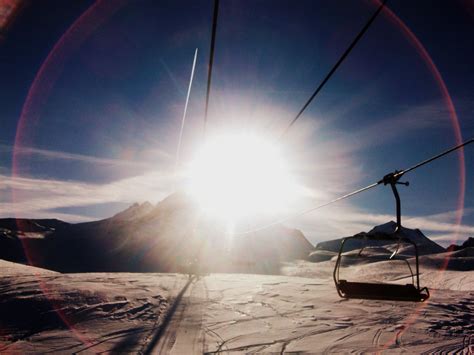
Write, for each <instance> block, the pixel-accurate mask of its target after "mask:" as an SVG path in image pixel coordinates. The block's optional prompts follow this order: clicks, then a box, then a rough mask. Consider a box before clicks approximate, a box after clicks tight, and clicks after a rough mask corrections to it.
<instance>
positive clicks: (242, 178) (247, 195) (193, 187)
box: [188, 134, 297, 222]
mask: <svg viewBox="0 0 474 355" xmlns="http://www.w3.org/2000/svg"><path fill="white" fill-rule="evenodd" d="M188 176H189V184H188V191H189V193H190V194H191V195H192V196H193V197H194V198H195V199H196V200H197V202H198V203H199V205H200V207H201V209H202V210H203V211H204V212H206V213H207V214H209V215H211V216H214V217H218V218H222V219H224V220H226V221H233V222H235V221H236V220H238V219H241V218H243V217H249V216H256V215H264V214H273V213H278V212H281V211H283V210H285V208H288V204H289V203H290V201H291V200H292V199H293V197H294V195H295V192H296V189H297V187H296V184H295V181H294V178H293V177H292V176H291V174H290V171H289V169H288V166H287V163H286V161H285V159H284V157H283V155H282V154H281V152H280V151H279V149H278V147H277V146H276V145H274V144H272V143H271V142H269V141H268V140H265V139H263V138H261V137H258V136H257V135H254V134H232V135H229V134H227V135H220V136H218V137H215V138H213V139H210V140H208V141H207V142H206V143H205V144H204V145H203V146H202V147H201V149H200V150H199V151H198V152H197V154H196V156H195V158H194V160H193V161H192V163H191V164H190V168H189V171H188Z"/></svg>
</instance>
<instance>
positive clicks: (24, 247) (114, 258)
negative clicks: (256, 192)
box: [0, 193, 313, 274]
mask: <svg viewBox="0 0 474 355" xmlns="http://www.w3.org/2000/svg"><path fill="white" fill-rule="evenodd" d="M27 221H28V222H25V224H24V225H26V226H28V228H29V229H28V230H32V229H34V230H35V231H38V230H41V231H43V232H42V233H43V234H42V236H43V237H42V238H41V239H38V238H36V239H33V238H20V237H19V235H20V234H19V233H22V232H23V231H22V230H21V223H20V224H15V223H13V222H11V221H8V222H7V221H6V220H0V226H2V225H4V226H5V227H4V229H3V230H4V233H6V234H8V235H11V236H12V238H2V239H1V240H0V258H4V259H6V260H10V261H19V262H23V263H25V262H26V261H27V260H29V261H30V262H31V263H32V264H33V265H35V266H41V267H44V268H47V269H50V270H56V271H61V272H94V271H127V272H135V271H161V272H176V271H181V272H187V271H193V270H194V271H195V269H196V268H199V271H201V272H253V273H268V274H275V273H279V268H280V263H281V262H282V261H290V260H295V259H304V258H306V257H307V255H308V254H309V252H310V251H311V250H312V249H313V246H312V245H311V243H309V242H308V240H307V239H306V238H305V237H304V235H303V234H302V233H301V232H300V231H298V230H294V229H289V228H286V227H283V226H276V227H273V228H271V229H267V230H263V231H259V232H257V233H253V234H251V235H250V234H249V235H241V236H232V237H230V236H229V235H227V234H226V233H225V232H224V231H223V230H222V229H219V228H217V227H216V226H215V224H214V223H213V222H212V221H210V220H207V219H205V218H202V217H201V215H200V212H199V209H198V208H197V206H196V205H195V204H194V203H193V202H192V200H190V199H189V198H188V196H187V195H186V194H184V193H175V194H173V195H170V196H168V197H167V198H165V199H164V200H163V201H161V202H160V203H158V204H157V205H156V206H154V205H152V204H150V203H148V202H145V203H142V204H133V205H132V206H130V207H129V208H128V209H126V210H124V211H122V212H120V213H117V214H116V215H114V216H112V217H110V218H106V219H103V220H100V221H93V222H86V223H78V224H68V223H64V222H61V221H57V220H56V222H54V223H53V222H50V223H46V222H43V224H41V223H40V222H39V221H40V220H27ZM51 221H52V220H51ZM2 223H3V224H2ZM36 225H38V226H37V227H35V228H36V229H35V228H33V226H36ZM15 226H16V227H15ZM13 227H15V228H13ZM12 228H13V229H12ZM13 230H14V232H13ZM6 239H9V240H8V241H7V240H6ZM8 243H9V244H8ZM12 243H13V244H15V248H14V249H15V252H14V253H13V252H12V250H13V249H12ZM7 244H8V245H7Z"/></svg>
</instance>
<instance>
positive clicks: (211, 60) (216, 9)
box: [204, 0, 219, 136]
mask: <svg viewBox="0 0 474 355" xmlns="http://www.w3.org/2000/svg"><path fill="white" fill-rule="evenodd" d="M218 14H219V0H214V13H213V16H212V37H211V49H210V54H209V67H208V69H207V89H206V106H205V110H204V136H205V135H206V128H207V112H208V108H209V96H210V93H211V79H212V66H213V64H214V47H215V44H216V31H217V16H218Z"/></svg>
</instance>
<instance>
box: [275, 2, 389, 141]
mask: <svg viewBox="0 0 474 355" xmlns="http://www.w3.org/2000/svg"><path fill="white" fill-rule="evenodd" d="M387 1H388V0H383V1H382V3H381V5H380V6H379V8H378V9H377V11H375V13H374V14H373V15H372V17H371V18H370V19H369V21H368V22H367V23H366V24H365V26H364V27H363V28H362V30H361V31H360V32H359V34H358V35H357V36H356V37H355V38H354V40H353V41H352V43H351V44H350V46H349V47H348V48H347V49H346V51H345V52H344V53H343V54H342V56H341V57H340V58H339V60H338V61H337V62H336V64H335V65H334V66H333V67H332V69H331V70H330V71H329V73H328V74H327V75H326V77H325V78H324V79H323V81H322V82H321V83H320V84H319V86H318V87H317V88H316V90H315V91H314V93H313V94H312V95H311V97H310V98H309V99H308V101H306V103H305V104H304V105H303V108H302V109H301V110H300V111H299V112H298V114H297V115H296V116H295V117H294V118H293V120H292V121H291V122H290V124H289V125H288V126H287V127H286V129H285V130H284V131H283V134H282V135H281V137H284V136H285V135H286V134H287V133H288V131H289V130H290V128H291V127H292V126H293V125H294V124H295V122H296V121H297V120H298V119H299V118H300V117H301V115H302V114H303V112H304V111H305V110H306V108H307V107H308V106H309V105H310V104H311V102H312V101H313V99H314V98H315V97H316V96H317V95H318V94H319V92H320V91H321V90H322V88H323V87H324V85H326V83H327V82H328V81H329V79H330V78H331V76H332V75H333V74H334V72H335V71H336V70H337V68H338V67H339V65H341V63H342V62H343V61H344V59H346V57H347V56H348V54H349V53H350V52H351V51H352V49H353V48H354V47H355V45H356V44H357V42H359V40H360V39H361V38H362V36H363V35H364V34H365V32H366V31H367V30H368V28H369V27H370V25H371V24H372V22H374V20H375V18H376V17H377V15H378V14H379V13H380V12H381V11H382V9H383V8H384V6H385V3H386V2H387Z"/></svg>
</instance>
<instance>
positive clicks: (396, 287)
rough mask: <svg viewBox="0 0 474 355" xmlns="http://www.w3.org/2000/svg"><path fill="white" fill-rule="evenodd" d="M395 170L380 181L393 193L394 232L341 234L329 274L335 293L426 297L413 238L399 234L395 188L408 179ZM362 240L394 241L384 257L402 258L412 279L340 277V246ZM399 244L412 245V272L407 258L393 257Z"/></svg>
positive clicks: (412, 298)
mask: <svg viewBox="0 0 474 355" xmlns="http://www.w3.org/2000/svg"><path fill="white" fill-rule="evenodd" d="M396 174H397V172H395V173H390V174H388V175H385V176H384V178H383V179H382V180H381V182H382V183H383V184H384V185H388V184H390V186H391V188H392V191H393V194H394V196H395V200H396V208H397V227H396V229H395V232H393V233H391V234H385V233H374V234H373V235H371V234H366V233H363V234H362V233H361V234H357V235H355V236H352V237H347V238H344V239H343V240H342V242H341V246H340V248H339V254H338V256H337V260H336V266H335V268H334V272H333V277H334V283H335V284H336V290H337V293H338V294H339V296H341V297H343V298H362V299H379V300H392V301H415V302H423V301H425V300H426V299H428V298H429V297H430V293H429V291H428V288H426V287H423V288H420V272H419V270H420V268H419V262H418V247H417V245H416V243H415V242H413V241H412V240H410V239H408V238H406V237H404V236H403V232H402V224H401V206H400V205H401V203H400V195H399V194H398V190H397V187H396V185H397V184H403V185H406V186H408V182H399V181H398V180H399V179H400V177H401V176H397V175H396ZM356 239H358V240H362V241H363V242H366V243H368V242H369V241H379V242H382V243H384V242H386V243H390V242H391V241H392V242H393V244H395V243H396V244H397V247H396V250H395V251H394V252H393V253H392V255H391V256H390V257H389V258H388V260H403V261H404V262H406V264H407V267H408V270H409V271H410V274H411V279H412V283H409V284H405V285H403V284H402V285H400V284H387V283H373V282H372V283H371V282H351V281H347V280H343V279H340V278H339V270H340V268H341V259H342V256H343V252H344V246H345V245H346V243H347V242H348V241H350V240H356ZM400 244H409V245H411V246H413V248H414V250H415V273H413V270H412V268H411V266H410V263H409V261H408V260H407V259H406V258H403V257H402V258H397V254H398V250H399V247H400ZM363 250H364V247H363V248H362V249H361V250H360V252H359V253H358V255H357V257H360V258H362V257H363Z"/></svg>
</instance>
